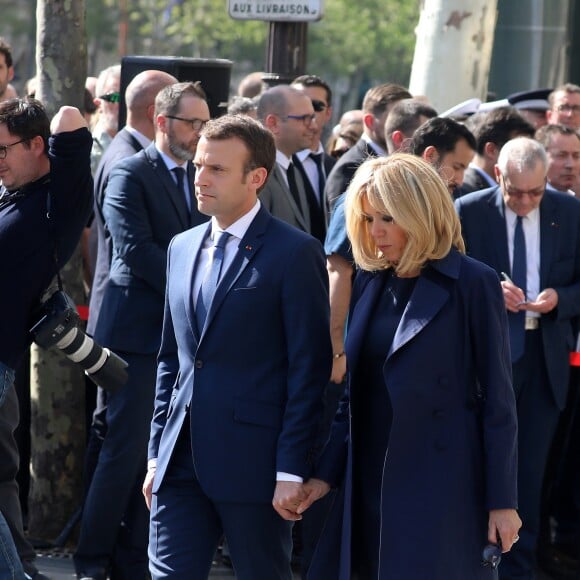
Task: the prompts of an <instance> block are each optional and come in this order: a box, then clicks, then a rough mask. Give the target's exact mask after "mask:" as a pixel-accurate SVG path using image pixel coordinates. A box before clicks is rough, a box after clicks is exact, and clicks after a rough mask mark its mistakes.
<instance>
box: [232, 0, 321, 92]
mask: <svg viewBox="0 0 580 580" xmlns="http://www.w3.org/2000/svg"><path fill="white" fill-rule="evenodd" d="M228 13H229V15H230V16H231V17H232V18H234V19H236V20H265V21H267V22H268V23H269V30H268V42H267V46H266V67H265V70H266V75H265V76H264V82H266V83H267V84H268V85H270V86H274V85H277V84H282V83H289V82H291V81H292V79H294V78H296V77H297V76H299V75H301V74H304V72H305V70H306V44H307V43H306V33H307V29H308V28H307V27H308V22H314V21H316V20H320V19H321V18H322V0H243V1H239V0H228Z"/></svg>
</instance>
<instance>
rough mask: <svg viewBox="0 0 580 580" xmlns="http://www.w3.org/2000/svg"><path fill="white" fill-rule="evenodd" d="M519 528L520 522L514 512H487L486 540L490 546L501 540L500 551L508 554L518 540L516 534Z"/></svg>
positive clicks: (510, 510) (509, 510) (516, 513)
mask: <svg viewBox="0 0 580 580" xmlns="http://www.w3.org/2000/svg"><path fill="white" fill-rule="evenodd" d="M521 527H522V520H520V516H518V512H517V511H516V510H513V509H506V510H491V511H490V512H489V524H488V527H487V539H488V540H489V542H490V543H492V544H497V543H498V541H500V540H501V547H502V551H503V552H509V551H510V550H511V548H512V546H513V545H514V544H515V543H516V542H517V541H518V540H519V539H520V537H519V536H518V532H519V530H520V528H521Z"/></svg>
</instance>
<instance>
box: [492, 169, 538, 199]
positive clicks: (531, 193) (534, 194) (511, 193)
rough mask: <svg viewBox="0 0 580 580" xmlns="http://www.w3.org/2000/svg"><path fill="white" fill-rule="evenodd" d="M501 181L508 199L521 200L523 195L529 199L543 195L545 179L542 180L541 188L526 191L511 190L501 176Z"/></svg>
mask: <svg viewBox="0 0 580 580" xmlns="http://www.w3.org/2000/svg"><path fill="white" fill-rule="evenodd" d="M500 175H501V174H500ZM501 179H502V181H503V190H504V191H505V193H507V195H509V196H510V197H519V198H521V197H523V196H524V195H529V196H530V197H540V196H541V195H543V194H544V191H545V190H546V179H544V184H543V185H542V186H541V187H536V188H534V189H529V190H528V191H520V190H519V189H512V188H510V187H508V186H507V182H506V178H505V177H504V176H503V175H501Z"/></svg>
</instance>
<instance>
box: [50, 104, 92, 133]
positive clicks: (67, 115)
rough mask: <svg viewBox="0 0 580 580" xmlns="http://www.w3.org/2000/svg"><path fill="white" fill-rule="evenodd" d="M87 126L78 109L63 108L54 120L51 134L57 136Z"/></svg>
mask: <svg viewBox="0 0 580 580" xmlns="http://www.w3.org/2000/svg"><path fill="white" fill-rule="evenodd" d="M86 126H87V122H86V121H85V118H84V117H83V116H82V115H81V112H80V111H79V110H78V109H77V108H75V107H61V108H60V109H59V111H58V113H57V114H56V115H55V116H54V117H53V118H52V121H51V123H50V132H51V133H52V134H53V135H56V134H57V133H67V132H69V131H76V130H77V129H80V128H81V127H86Z"/></svg>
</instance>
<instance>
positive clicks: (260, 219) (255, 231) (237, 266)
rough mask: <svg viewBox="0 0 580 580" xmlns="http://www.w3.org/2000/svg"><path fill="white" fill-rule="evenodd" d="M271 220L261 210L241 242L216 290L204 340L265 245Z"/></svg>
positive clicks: (264, 211) (262, 209)
mask: <svg viewBox="0 0 580 580" xmlns="http://www.w3.org/2000/svg"><path fill="white" fill-rule="evenodd" d="M271 219H272V216H270V215H269V214H268V212H267V211H266V210H265V209H264V208H260V211H259V212H258V214H257V215H256V217H255V218H254V220H253V221H252V223H251V224H250V227H249V228H248V231H247V232H246V235H245V236H244V237H243V239H242V240H241V241H240V243H239V245H238V251H237V252H236V255H235V257H234V260H233V262H232V263H231V265H230V267H229V268H228V270H227V272H226V273H225V274H224V276H223V277H222V279H221V280H220V282H219V284H218V286H217V288H216V292H215V295H214V297H213V300H212V302H211V305H210V307H209V310H208V313H207V320H206V323H205V327H204V331H203V332H202V338H203V335H204V334H205V332H207V329H208V328H209V326H210V325H211V323H212V321H213V319H214V317H215V314H216V312H217V311H218V310H219V308H220V306H221V305H222V302H223V301H224V298H225V297H226V296H227V294H228V292H230V291H231V289H232V287H233V286H234V284H235V283H236V281H237V280H238V278H239V277H240V276H241V274H242V272H243V271H244V270H245V269H246V268H247V267H248V264H249V263H250V262H251V261H252V260H253V259H254V257H255V256H256V254H257V253H258V252H259V250H260V248H261V247H262V245H263V243H264V240H263V238H264V232H265V230H266V227H267V225H268V223H269V221H270V220H271Z"/></svg>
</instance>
